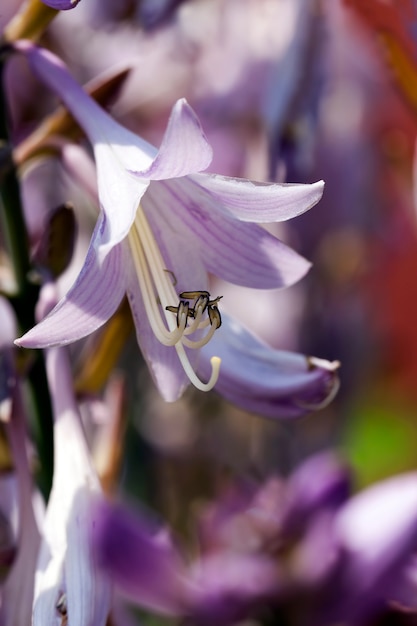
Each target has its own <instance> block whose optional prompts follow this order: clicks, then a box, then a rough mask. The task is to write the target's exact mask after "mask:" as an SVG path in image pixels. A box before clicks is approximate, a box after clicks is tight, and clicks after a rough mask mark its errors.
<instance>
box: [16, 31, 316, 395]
mask: <svg viewBox="0 0 417 626" xmlns="http://www.w3.org/2000/svg"><path fill="white" fill-rule="evenodd" d="M16 48H17V49H19V50H20V51H22V52H24V53H25V55H26V57H27V58H28V61H29V63H30V66H31V68H32V69H33V71H34V72H35V73H36V74H37V76H38V77H39V78H40V79H41V80H42V81H43V82H44V83H45V84H47V85H48V86H49V87H50V88H51V89H52V90H54V91H55V92H56V93H57V94H58V95H59V97H60V98H61V99H62V100H63V102H64V103H65V105H66V106H67V108H68V109H69V111H70V112H71V113H72V114H73V115H74V117H75V118H76V119H77V121H78V122H79V124H80V125H81V126H82V128H83V129H84V131H85V133H86V135H87V136H88V138H89V140H90V141H91V143H92V144H93V148H94V156H95V160H96V165H97V176H98V194H99V201H100V208H101V211H100V215H99V219H98V221H97V224H96V228H95V230H94V233H93V237H92V240H91V243H90V247H89V249H88V252H87V256H86V260H85V263H84V266H83V268H82V270H81V272H80V274H79V276H78V278H77V280H76V282H75V284H74V285H73V287H72V288H71V289H70V291H69V292H68V293H67V295H66V296H65V297H64V298H63V300H61V302H60V303H58V305H57V307H56V308H55V309H54V310H53V311H52V312H51V314H50V315H49V316H48V317H47V318H46V319H45V320H43V321H42V322H41V323H40V324H38V325H37V326H36V327H35V328H33V329H32V330H30V331H29V332H28V333H27V334H26V335H24V336H23V337H22V338H21V339H19V340H18V342H17V343H18V345H22V346H26V347H45V346H51V345H61V344H65V343H69V342H72V341H76V340H77V339H79V338H81V337H83V336H85V335H87V334H89V333H91V332H93V331H94V330H95V329H97V328H98V327H100V326H101V325H102V324H104V322H106V321H107V320H108V319H109V317H110V316H111V315H112V314H113V313H114V312H115V310H116V309H117V307H118V305H119V304H120V301H121V299H122V298H123V296H124V295H125V294H127V296H128V298H129V302H130V305H131V309H132V314H133V317H134V321H135V325H136V331H137V338H138V342H139V345H140V347H141V349H142V352H143V354H144V356H145V359H146V360H147V363H148V365H149V368H150V371H151V373H152V375H153V377H154V379H155V382H156V384H157V385H158V387H159V390H160V391H161V393H162V395H163V396H164V398H165V399H166V400H175V399H176V398H178V397H179V395H180V394H181V392H182V391H183V389H184V388H185V386H186V384H187V383H188V382H189V380H191V382H192V383H193V384H194V385H195V386H196V387H198V388H199V389H202V390H207V389H210V388H212V387H213V386H214V384H215V383H216V381H217V379H218V375H219V365H220V359H218V358H217V357H216V356H212V357H211V369H210V368H209V372H208V374H207V378H208V382H207V383H204V382H202V381H201V380H200V379H199V378H198V376H197V375H196V372H195V370H196V366H197V362H198V353H199V351H200V348H201V347H202V346H204V345H206V344H207V343H208V342H209V340H210V339H211V338H212V337H213V335H214V334H215V332H216V330H217V328H218V327H219V325H220V315H219V311H218V305H219V302H218V299H216V298H213V299H210V298H211V297H210V296H209V294H208V291H207V288H208V272H211V273H213V274H215V275H217V276H219V277H221V278H223V279H225V280H228V281H230V282H233V283H236V284H239V285H243V286H248V287H255V288H266V289H272V288H279V287H285V286H287V285H290V284H292V283H294V282H296V281H297V280H299V279H300V278H301V277H302V276H303V275H304V274H305V273H306V271H307V270H308V268H309V263H308V262H307V261H306V260H305V259H303V258H302V257H300V256H299V255H298V254H296V253H295V252H294V251H292V250H291V249H290V248H288V247H287V246H285V245H284V244H283V243H282V242H280V241H279V240H278V239H276V238H275V237H273V236H272V235H271V234H270V233H268V232H267V231H266V230H265V229H264V228H262V227H260V226H259V225H258V224H257V223H262V222H275V221H281V220H287V219H289V218H291V217H294V216H296V215H299V214H301V213H303V212H304V211H306V210H308V209H309V208H311V207H312V206H313V205H314V204H316V203H317V202H318V200H319V199H320V197H321V195H322V192H323V183H322V182H318V183H315V184H312V185H282V184H256V183H252V182H250V181H245V180H237V179H230V178H225V177H222V176H217V175H214V174H200V173H199V172H200V171H201V170H204V169H206V168H207V166H208V165H209V163H210V161H211V157H212V153H211V148H210V146H209V145H208V143H207V140H206V138H205V136H204V133H203V132H202V130H201V127H200V124H199V121H198V120H197V118H196V116H195V114H194V112H193V111H192V109H191V108H190V107H189V106H188V104H187V103H186V102H185V101H184V100H180V101H178V102H177V104H176V105H175V106H174V108H173V110H172V114H171V118H170V120H169V123H168V127H167V130H166V133H165V136H164V138H163V140H162V144H161V147H160V149H159V151H158V150H157V149H156V148H154V147H153V146H151V145H150V144H148V143H147V142H145V141H144V140H142V139H140V138H139V137H138V136H136V135H134V134H133V133H131V132H129V131H128V130H126V129H125V128H123V127H121V126H120V125H119V124H117V123H116V122H115V121H114V120H113V119H112V118H110V117H109V116H108V115H107V114H106V113H105V112H104V111H103V110H102V109H101V108H100V107H99V106H98V105H97V104H96V103H95V102H94V101H93V100H91V99H90V98H89V97H88V96H87V95H86V94H85V92H84V91H83V90H82V89H81V87H80V86H79V85H78V84H77V83H76V82H75V81H74V80H73V78H72V77H71V75H70V74H69V73H68V71H67V69H66V68H65V66H64V65H63V64H62V63H61V62H60V61H59V60H58V59H57V58H56V57H54V56H53V55H52V54H50V53H49V52H46V51H45V50H41V49H39V48H36V47H34V46H32V45H31V44H28V43H26V42H19V43H17V44H16ZM187 292H188V297H187V296H186V295H184V296H182V295H181V294H183V293H187ZM190 294H191V295H190ZM173 348H174V349H173ZM314 377H316V373H314Z"/></svg>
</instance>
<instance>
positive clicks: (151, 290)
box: [128, 206, 221, 391]
mask: <svg viewBox="0 0 417 626" xmlns="http://www.w3.org/2000/svg"><path fill="white" fill-rule="evenodd" d="M128 242H129V247H130V250H131V253H132V258H133V263H134V266H135V271H136V276H137V279H138V282H139V287H140V290H141V293H142V297H143V302H144V306H145V311H146V315H147V317H148V320H149V323H150V326H151V328H152V332H153V334H154V335H155V338H156V339H157V341H159V342H160V343H162V344H163V345H164V346H172V347H173V348H175V350H176V352H177V355H178V358H179V360H180V363H181V365H182V367H183V369H184V371H185V373H186V374H187V376H188V378H189V380H190V382H191V383H192V384H193V385H194V386H195V387H197V389H200V390H201V391H209V390H210V389H212V388H213V387H214V385H215V384H216V382H217V379H218V377H219V371H220V358H219V357H216V356H214V357H212V358H211V367H212V371H211V375H210V379H209V380H208V381H207V382H203V381H202V380H200V379H199V377H198V376H197V374H196V372H195V371H194V369H193V366H192V365H191V362H190V360H189V358H188V355H187V352H186V350H185V348H189V349H198V348H201V347H202V346H205V345H206V344H207V343H208V342H209V341H210V339H211V338H212V336H213V335H214V333H215V332H216V330H217V329H218V328H219V327H220V325H221V315H220V311H219V308H218V303H219V301H220V299H221V296H220V297H217V298H214V299H211V296H210V293H209V292H208V291H183V292H181V293H180V294H179V295H177V293H176V291H175V288H174V284H173V281H172V277H174V278H175V276H174V275H173V273H172V271H171V270H167V268H166V267H165V264H164V260H163V258H162V254H161V251H160V249H159V247H158V245H157V243H156V241H155V238H154V235H153V233H152V229H151V227H150V225H149V222H148V220H147V218H146V215H145V212H144V211H143V209H142V207H141V206H139V208H138V210H137V212H136V217H135V221H134V223H133V225H132V227H131V229H130V231H129V234H128ZM175 282H176V281H175Z"/></svg>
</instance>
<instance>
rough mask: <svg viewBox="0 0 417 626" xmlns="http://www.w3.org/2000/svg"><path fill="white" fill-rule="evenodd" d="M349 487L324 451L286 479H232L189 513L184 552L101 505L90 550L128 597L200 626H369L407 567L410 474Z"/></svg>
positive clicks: (415, 483)
mask: <svg viewBox="0 0 417 626" xmlns="http://www.w3.org/2000/svg"><path fill="white" fill-rule="evenodd" d="M312 478H313V479H312ZM350 487H351V481H350V473H349V471H348V468H346V467H344V466H343V465H341V464H340V462H338V461H337V459H336V457H334V456H333V455H332V454H331V453H322V454H320V455H317V456H315V457H312V458H311V459H308V460H307V461H305V462H304V463H303V464H302V465H301V466H300V467H299V468H298V469H297V470H296V471H295V472H294V473H293V474H292V475H291V476H290V477H289V478H288V479H287V481H284V480H283V479H279V478H278V477H272V478H269V479H268V480H267V481H266V482H265V483H264V484H262V485H259V486H255V485H253V484H252V483H249V484H246V485H245V484H242V483H240V484H239V485H234V486H231V488H230V487H229V489H228V490H227V491H226V492H225V493H224V494H223V495H222V496H221V497H220V498H219V499H218V500H217V501H213V502H212V504H211V505H209V506H208V507H206V509H205V510H204V509H202V508H201V507H200V508H199V509H198V510H199V513H198V515H199V517H198V519H197V527H196V528H195V529H194V532H193V537H194V538H195V536H198V539H199V541H198V542H197V544H196V545H198V550H195V548H194V550H193V551H192V554H193V557H192V558H191V559H185V558H184V557H183V555H182V553H181V551H179V550H178V549H176V547H175V545H174V544H173V543H172V542H169V541H168V539H167V536H169V533H168V532H167V530H166V528H164V527H163V528H159V529H158V530H159V532H156V530H155V527H154V525H153V524H151V522H150V520H149V518H148V517H147V516H145V515H144V514H141V515H138V516H136V517H134V516H133V515H132V514H131V513H130V512H129V511H127V510H125V509H123V508H122V507H121V506H114V505H113V504H107V503H102V502H100V503H98V505H97V506H96V507H94V506H93V510H94V514H95V515H96V519H97V526H96V532H95V534H94V537H92V545H93V552H94V553H95V554H96V555H97V562H98V564H99V567H101V568H102V569H103V570H104V571H105V572H106V573H108V574H109V575H110V576H111V577H112V580H113V581H114V583H115V585H116V586H117V588H118V589H119V590H120V591H121V592H122V593H123V594H124V595H125V596H126V597H127V598H129V599H130V600H133V601H134V602H136V603H137V604H138V605H139V606H142V607H145V608H147V609H149V610H151V611H153V612H156V613H162V614H164V613H165V614H168V615H172V616H180V617H182V618H183V619H184V620H185V621H186V622H187V621H190V623H192V624H198V625H199V626H203V625H206V624H216V625H218V624H235V623H237V622H239V623H240V621H242V620H249V621H250V620H251V619H254V618H257V617H259V616H261V618H262V616H263V615H265V616H267V617H268V623H273V624H275V623H277V624H278V623H286V624H300V625H301V626H304V625H306V626H307V625H308V626H311V625H314V626H331V625H333V624H350V625H359V624H368V623H374V622H373V621H372V617H374V616H375V615H378V613H380V612H383V611H384V609H385V608H387V607H388V606H389V602H390V601H395V600H396V599H397V597H398V595H397V589H398V587H399V586H400V585H401V584H403V583H404V576H405V575H406V574H407V573H408V568H409V566H410V565H414V558H415V550H416V547H417V532H416V530H417V474H416V473H415V472H412V473H408V474H403V475H399V476H395V477H393V478H390V479H388V480H385V481H382V482H380V483H378V484H376V485H373V486H371V487H369V488H367V489H365V490H363V491H362V492H361V493H359V494H357V495H354V496H352V497H350V498H349V492H350ZM195 531H197V532H195ZM194 545H195V539H194ZM403 591H404V587H403ZM406 591H407V592H409V591H410V588H406ZM414 592H415V589H414ZM403 596H404V594H403ZM414 598H415V596H411V598H410V600H411V602H412V605H411V606H412V607H414V606H415V599H414ZM397 606H398V605H397ZM405 606H406V607H407V608H408V607H409V604H408V603H407V604H406V605H405ZM256 621H258V620H256ZM259 621H260V622H261V621H262V620H261V619H260V620H259ZM262 623H263V622H262ZM390 623H391V622H390ZM394 623H397V622H396V621H395V622H394Z"/></svg>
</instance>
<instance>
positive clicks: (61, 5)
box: [42, 0, 80, 11]
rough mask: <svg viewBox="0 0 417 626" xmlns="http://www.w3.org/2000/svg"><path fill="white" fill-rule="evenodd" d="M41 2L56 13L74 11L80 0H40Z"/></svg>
mask: <svg viewBox="0 0 417 626" xmlns="http://www.w3.org/2000/svg"><path fill="white" fill-rule="evenodd" d="M42 2H43V3H44V4H46V5H47V6H48V7H52V8H53V9H57V10H58V11H68V10H69V9H74V8H75V7H76V6H77V4H78V3H79V2H80V0H42Z"/></svg>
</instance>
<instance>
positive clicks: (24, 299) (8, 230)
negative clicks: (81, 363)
mask: <svg viewBox="0 0 417 626" xmlns="http://www.w3.org/2000/svg"><path fill="white" fill-rule="evenodd" d="M3 74H4V58H1V59H0V82H1V85H0V145H1V146H3V147H4V148H3V154H4V155H6V158H5V159H2V160H1V166H2V168H1V171H0V217H1V227H2V232H3V233H4V237H5V242H4V243H5V245H6V247H7V251H8V254H9V256H10V261H11V264H12V268H13V271H14V277H15V284H16V289H15V292H14V293H13V294H12V295H10V297H9V300H10V302H11V304H12V306H13V308H14V310H15V313H16V317H17V320H18V323H19V326H20V330H21V331H22V332H25V331H26V330H28V329H29V328H31V327H32V326H34V324H35V314H34V311H35V306H36V302H37V299H38V294H39V288H38V287H37V286H36V285H34V284H33V283H31V282H30V280H29V278H28V276H29V272H30V269H31V265H30V259H29V240H28V235H27V231H26V225H25V220H24V216H23V210H22V203H21V197H20V187H19V182H18V179H17V175H16V169H15V167H14V165H13V161H12V158H11V156H10V155H11V154H12V152H11V145H10V143H9V132H8V124H7V120H8V112H7V104H6V97H5V93H4V80H3ZM28 382H29V388H30V392H31V397H32V409H33V425H32V426H33V431H34V436H35V440H36V444H37V449H38V453H39V457H40V461H41V463H40V468H39V474H38V483H39V486H40V488H41V489H42V491H43V493H44V495H45V496H47V495H48V494H49V491H50V488H51V484H52V473H53V434H52V433H53V430H52V428H53V422H52V409H51V402H50V398H49V392H48V384H47V380H46V374H45V366H44V361H43V355H42V353H41V352H37V353H36V355H35V357H34V362H33V365H32V367H31V368H30V371H29V373H28Z"/></svg>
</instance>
